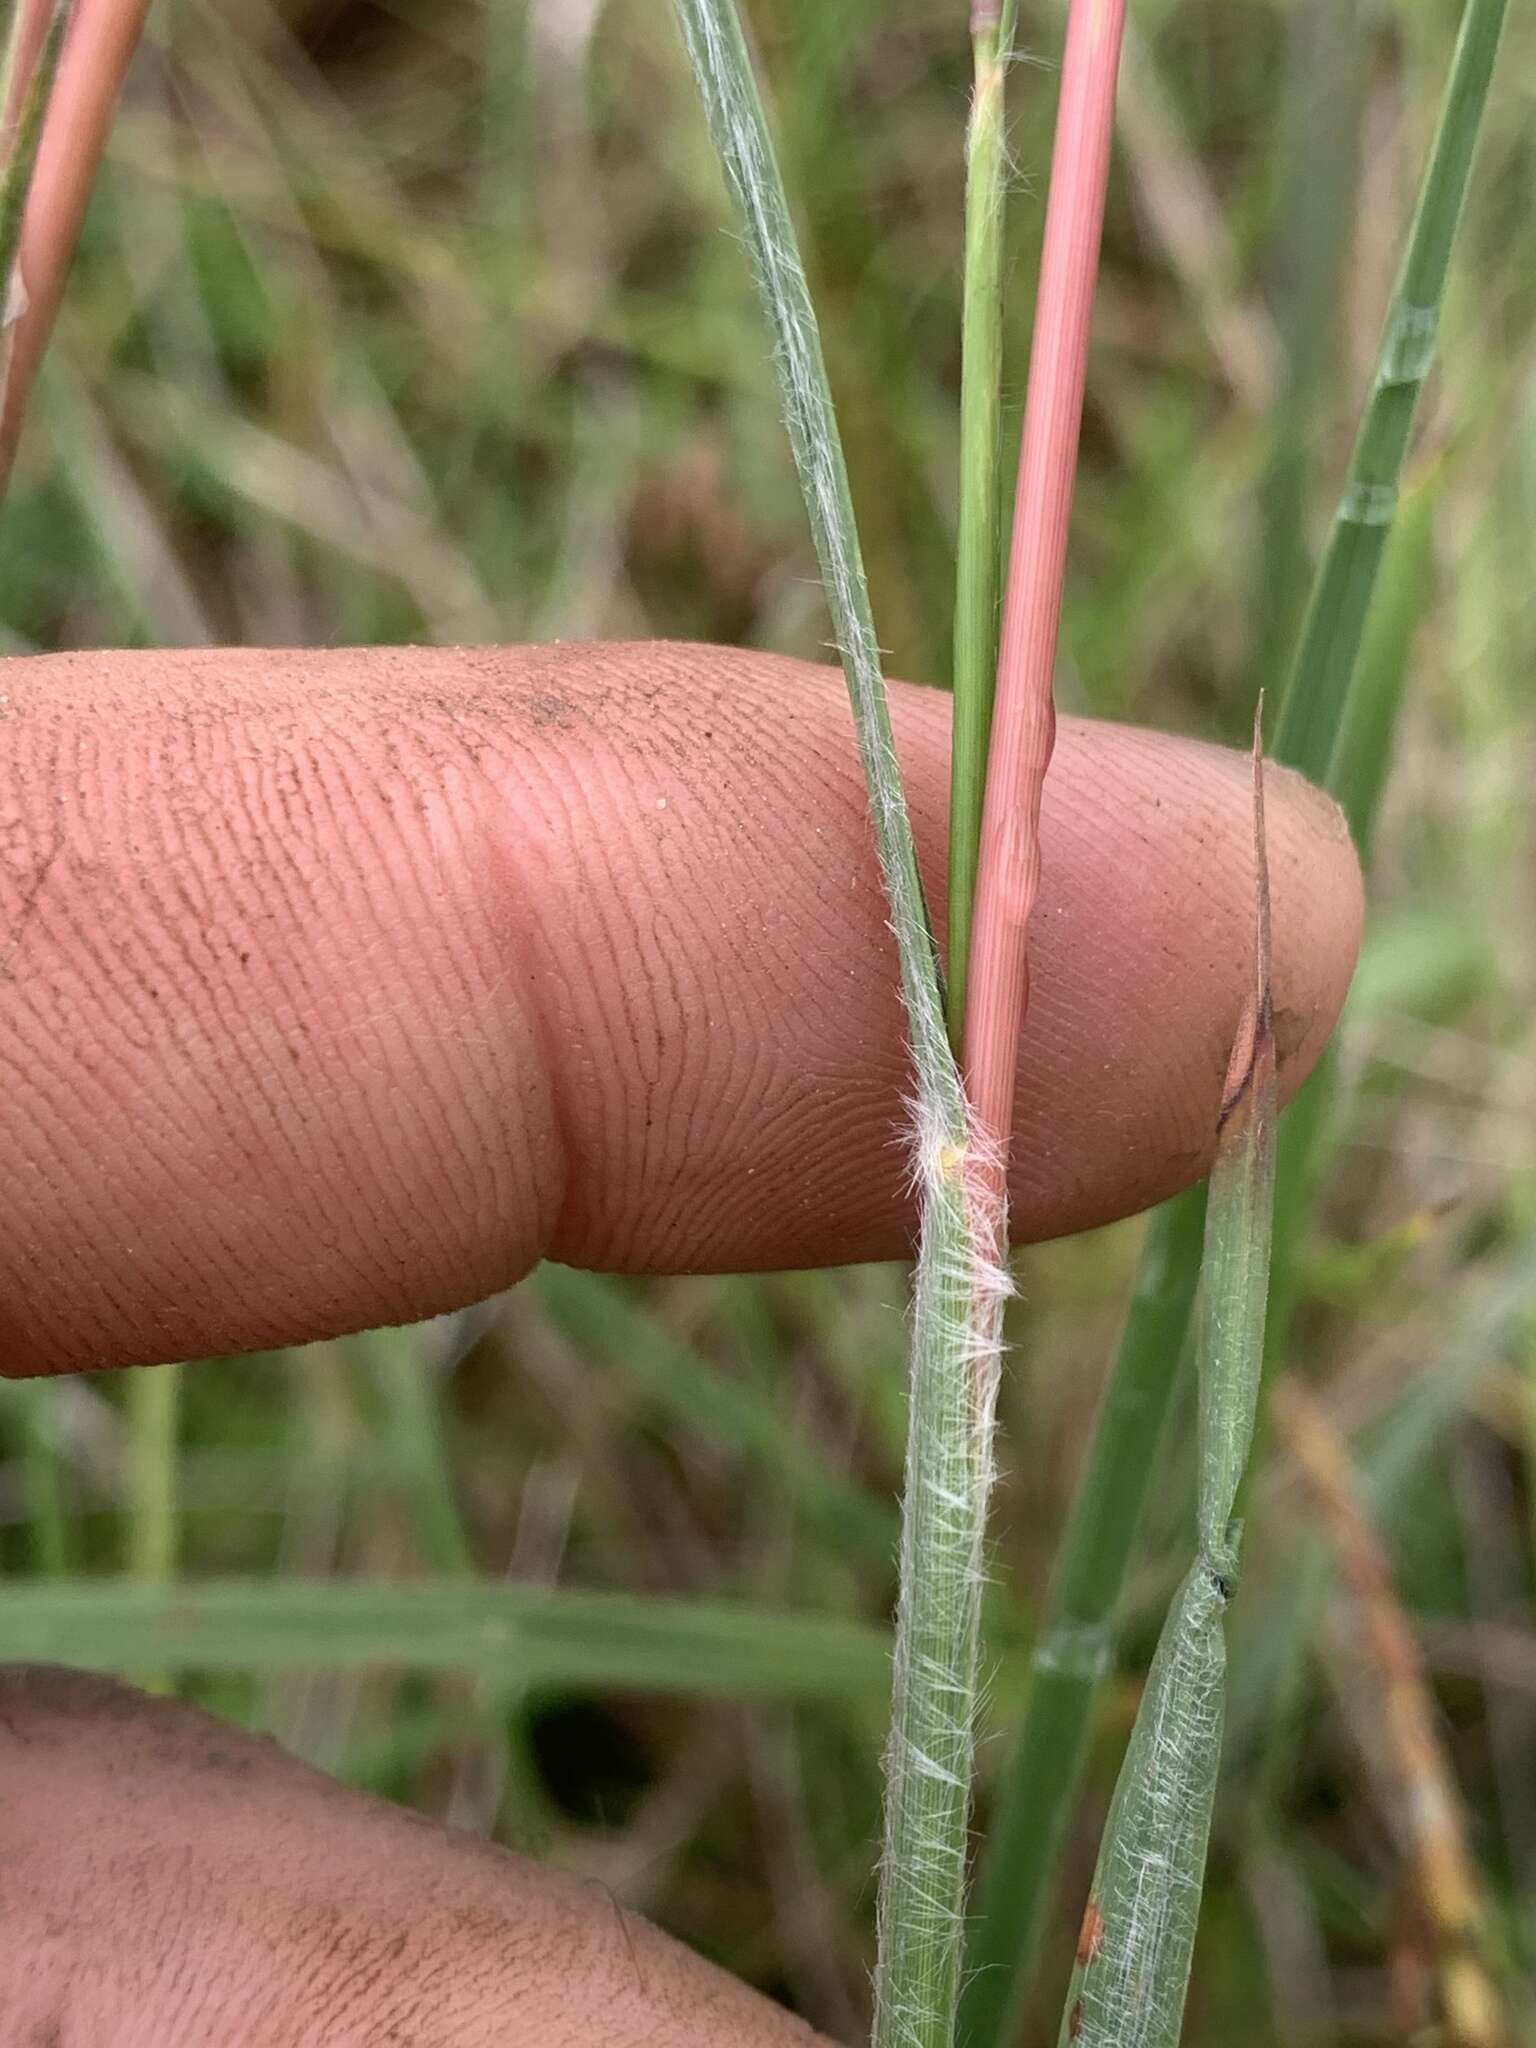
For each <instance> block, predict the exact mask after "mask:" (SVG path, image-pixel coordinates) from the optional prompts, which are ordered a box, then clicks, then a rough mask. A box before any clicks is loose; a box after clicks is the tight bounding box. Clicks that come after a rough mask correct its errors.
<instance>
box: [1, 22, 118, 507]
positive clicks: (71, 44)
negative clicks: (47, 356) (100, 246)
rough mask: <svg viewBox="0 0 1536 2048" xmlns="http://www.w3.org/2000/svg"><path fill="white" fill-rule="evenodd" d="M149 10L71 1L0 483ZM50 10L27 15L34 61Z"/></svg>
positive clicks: (6, 396)
mask: <svg viewBox="0 0 1536 2048" xmlns="http://www.w3.org/2000/svg"><path fill="white" fill-rule="evenodd" d="M148 8H149V0H76V4H75V7H74V9H73V11H72V13H71V16H70V22H69V27H68V29H67V31H66V33H65V38H64V48H63V50H62V51H61V53H60V56H59V70H58V76H57V77H56V78H55V80H54V84H53V96H52V98H51V99H50V101H49V105H48V112H47V115H46V117H45V120H44V123H43V134H42V140H41V142H40V143H39V145H38V152H37V165H36V168H35V170H34V171H33V175H32V189H31V191H30V193H29V194H28V196H27V210H26V214H25V216H24V217H23V220H22V228H21V247H20V250H19V251H18V254H17V269H18V270H19V272H20V274H21V281H22V284H23V286H24V287H25V290H26V295H27V303H26V310H25V312H24V313H22V315H21V317H20V318H19V319H18V320H17V321H16V324H15V326H14V327H13V328H12V330H11V332H10V336H9V348H8V352H7V357H6V363H5V382H4V391H3V396H0V485H3V483H4V481H5V479H6V478H8V477H9V475H10V470H11V463H12V461H13V460H14V458H15V454H16V443H17V440H18V438H19V437H20V434H21V418H22V412H23V409H24V408H25V405H26V402H27V396H28V393H29V392H30V391H31V388H32V380H33V378H34V377H35V376H36V374H37V366H38V364H39V363H40V362H41V361H42V358H43V350H44V349H45V348H46V347H47V344H48V336H49V334H50V333H51V332H52V330H53V322H54V317H55V315H56V314H57V312H58V310H59V301H60V299H61V298H62V297H63V295H64V280H65V279H66V277H67V276H68V275H69V266H70V261H71V259H72V257H73V256H74V253H75V243H76V241H77V239H78V238H79V234H80V223H81V222H82V221H83V220H84V218H85V209H86V205H87V203H88V202H89V200H90V196H91V186H92V184H93V183H94V181H95V177H96V167H97V165H98V164H99V163H100V161H101V154H102V151H103V149H104V148H105V146H106V140H107V131H108V130H109V129H110V127H111V125H112V115H113V111H114V110H115V108H116V106H117V96H118V93H119V91H120V89H121V87H122V83H123V77H124V74H125V73H126V72H127V69H128V65H129V61H130V59H131V58H132V56H133V53H134V50H135V49H136V48H137V46H138V40H139V31H140V29H141V28H142V27H143V24H144V16H145V14H146V13H147V12H148ZM50 11H51V10H49V9H47V8H45V7H40V6H36V5H34V6H33V8H32V18H31V19H30V20H29V24H28V27H29V40H30V46H31V54H32V58H33V60H34V61H35V59H36V53H37V49H38V47H39V46H40V44H41V39H42V27H43V25H44V24H45V22H46V18H47V14H48V13H49V12H50ZM19 68H20V67H18V69H19Z"/></svg>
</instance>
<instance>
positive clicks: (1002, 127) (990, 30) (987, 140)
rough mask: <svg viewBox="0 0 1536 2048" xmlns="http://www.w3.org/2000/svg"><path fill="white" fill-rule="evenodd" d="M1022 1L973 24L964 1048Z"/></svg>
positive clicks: (983, 776)
mask: <svg viewBox="0 0 1536 2048" xmlns="http://www.w3.org/2000/svg"><path fill="white" fill-rule="evenodd" d="M1017 13H1018V8H1017V4H1016V0H1005V4H1004V6H1003V7H1002V9H1001V11H999V10H998V9H997V7H996V6H995V5H993V6H991V7H978V8H977V9H976V10H975V12H974V13H973V15H972V20H971V53H972V71H973V80H974V83H973V88H972V100H971V118H970V125H969V127H968V129H967V131H966V155H965V280H964V285H963V289H962V295H961V372H960V522H959V530H958V534H957V545H956V561H955V646H954V672H953V680H954V700H955V702H954V728H953V737H952V742H951V754H950V795H949V1038H950V1043H951V1045H952V1046H953V1047H954V1048H955V1052H956V1055H957V1056H958V1054H959V1052H960V1049H961V1047H962V1045H963V1043H964V1040H965V985H966V977H967V975H968V973H969V971H970V961H971V916H972V912H973V910H974V908H975V901H976V865H977V860H978V858H979V855H980V851H981V806H982V798H983V796H984V795H985V792H986V781H987V747H988V744H989V742H990V740H991V736H992V699H993V696H994V694H995V692H996V687H997V633H998V618H999V608H1000V605H1001V601H1002V520H1003V501H1002V488H1003V486H1002V452H1003V451H1002V373H1003V253H1004V225H1005V218H1006V209H1007V197H1008V136H1007V84H1008V65H1009V61H1010V59H1011V57H1012V54H1013V35H1014V22H1015V18H1016V16H1017Z"/></svg>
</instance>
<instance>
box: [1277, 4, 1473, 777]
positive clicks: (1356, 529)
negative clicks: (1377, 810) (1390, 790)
mask: <svg viewBox="0 0 1536 2048" xmlns="http://www.w3.org/2000/svg"><path fill="white" fill-rule="evenodd" d="M1506 4H1507V0H1467V8H1466V12H1465V13H1464V14H1463V15H1462V18H1461V29H1460V33H1459V34H1458V36H1457V38H1456V51H1455V55H1454V56H1453V58H1452V60H1451V72H1450V77H1449V80H1448V81H1447V85H1446V91H1445V98H1444V101H1443V104H1442V106H1441V110H1440V119H1439V123H1438V125H1437V127H1436V130H1435V139H1434V145H1433V147H1432V149H1431V151H1430V158H1429V168H1428V170H1427V172H1426V173H1425V178H1424V184H1423V187H1422V190H1421V192H1420V196H1419V204H1418V210H1417V212H1416V213H1415V215H1414V220H1413V226H1412V229H1411V230H1410V232H1409V236H1408V247H1407V250H1406V253H1405V254H1404V257H1403V264H1402V268H1401V270H1400V271H1399V273H1398V279H1397V286H1396V290H1395V291H1394V294H1393V299H1392V305H1391V308H1390V310H1389V312H1388V315H1387V324H1386V331H1385V333H1384V335H1383V337H1382V343H1381V349H1380V352H1379V354H1378V356H1377V359H1376V374H1375V378H1374V381H1373V383H1372V387H1371V395H1370V398H1369V400H1368V401H1367V404H1366V409H1365V416H1364V418H1363V419H1362V421H1361V424H1360V431H1359V434H1358V436H1357V438H1356V441H1355V447H1354V453H1353V455H1352V457H1351V459H1350V465H1349V476H1348V479H1347V481H1346V483H1345V486H1344V495H1343V497H1342V499H1341V500H1340V503H1339V508H1338V511H1337V513H1336V514H1335V517H1334V522H1333V530H1332V532H1331V533H1330V534H1329V537H1328V545H1327V548H1326V550H1325V552H1324V555H1323V560H1322V564H1321V566H1320V568H1319V570H1318V575H1317V581H1316V583H1315V585H1314V587H1313V592H1312V598H1311V602H1310V603H1309V605H1308V607H1307V614H1306V620H1305V623H1304V625H1303V627H1302V632H1301V645H1300V648H1299V649H1298V651H1297V656H1296V665H1295V667H1294V669H1293V670H1292V673H1291V681H1290V687H1289V688H1288V689H1287V691H1286V693H1285V697H1284V700H1283V702H1282V704H1281V707H1280V715H1279V719H1278V722H1277V723H1276V726H1275V735H1274V744H1273V752H1274V757H1275V759H1276V760H1277V761H1283V762H1285V763H1286V765H1287V766H1289V767H1292V768H1299V769H1300V770H1301V771H1302V773H1303V774H1304V775H1310V776H1311V777H1312V779H1313V780H1314V781H1315V782H1321V781H1322V780H1323V778H1324V777H1325V776H1326V774H1327V772H1328V764H1329V759H1330V757H1331V755H1332V752H1333V745H1334V737H1335V734H1336V733H1337V731H1338V728H1339V721H1340V719H1341V717H1342V715H1343V707H1344V703H1345V699H1346V697H1347V695H1348V692H1349V686H1350V678H1351V676H1352V674H1353V672H1354V666H1355V659H1356V656H1357V655H1358V653H1359V651H1360V639H1361V635H1362V633H1363V632H1364V630H1365V618H1366V612H1367V610H1368V609H1369V606H1370V602H1371V593H1372V591H1373V590H1374V588H1375V585H1376V573H1377V570H1378V569H1379V568H1380V566H1381V557H1382V552H1383V550H1384V548H1385V546H1386V540H1387V534H1388V531H1389V530H1390V528H1391V524H1392V519H1393V515H1394V513H1395V512H1396V509H1397V490H1398V478H1399V475H1400V473H1401V470H1402V466H1403V459H1404V457H1405V456H1406V454H1407V452H1408V438H1409V435H1410V433H1411V432H1412V429H1413V419H1414V414H1415V412H1416V410H1417V408H1418V402H1419V393H1420V391H1421V390H1422V389H1423V386H1424V379H1425V377H1426V376H1427V375H1428V374H1429V366H1430V363H1431V361H1432V360H1433V357H1434V347H1435V333H1436V329H1437V328H1438V326H1439V321H1440V303H1441V300H1442V298H1443V297H1444V294H1445V278H1446V272H1447V270H1448V268H1449V266H1450V260H1451V248H1452V244H1453V242H1454V240H1455V236H1456V225H1457V222H1458V221H1459V220H1460V218H1461V208H1462V202H1463V200H1464V199H1465V197H1466V191H1467V179H1468V176H1469V174H1470V172H1471V168H1472V156H1473V152H1474V150H1475V148H1476V145H1477V135H1478V130H1479V128H1480V126H1481V124H1482V117H1483V108H1484V106H1485V105H1486V104H1487V99H1488V87H1489V83H1490V81H1491V79H1492V76H1493V62H1494V57H1495V55H1496V54H1497V51H1498V46H1499V36H1500V32H1501V31H1502V29H1503V26H1504V14H1505V8H1506Z"/></svg>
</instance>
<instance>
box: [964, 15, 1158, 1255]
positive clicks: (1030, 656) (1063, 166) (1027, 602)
mask: <svg viewBox="0 0 1536 2048" xmlns="http://www.w3.org/2000/svg"><path fill="white" fill-rule="evenodd" d="M1124 26H1125V0H1071V6H1070V12H1069V14H1068V19H1067V44H1066V53H1065V56H1064V58H1063V61H1062V72H1061V103H1060V108H1059V111H1058V114H1057V119H1056V143H1055V150H1054V153H1053V156H1052V162H1051V185H1050V198H1049V200H1048V202H1047V205H1046V215H1045V245H1044V249H1043V251H1042V254H1041V261H1040V291H1039V297H1038V300H1037V305H1036V312H1035V332H1034V341H1033V344H1032V347H1031V350H1030V363H1029V389H1028V396H1027V398H1026V401H1025V408H1024V436H1023V444H1022V447H1021V448H1020V452H1019V482H1018V493H1017V497H1016V499H1015V503H1014V520H1013V541H1012V552H1011V558H1010V561H1009V565H1008V592H1007V597H1006V599H1005V602H1004V606H1003V624H1002V637H1001V646H1000V651H999V657H998V676H997V700H996V708H995V711H994V713H993V724H992V746H991V753H990V756H989V759H988V765H987V789H986V803H985V808H984V810H983V813H982V825H981V849H980V866H979V872H978V880H977V890H976V919H975V928H974V935H973V939H972V948H971V968H970V983H969V987H968V990H967V1003H966V1015H967V1020H968V1021H967V1028H966V1041H965V1049H964V1050H965V1078H966V1088H967V1092H968V1093H969V1096H970V1100H971V1104H972V1108H973V1110H974V1112H975V1115H976V1118H977V1121H978V1123H979V1125H980V1130H981V1135H982V1137H983V1138H984V1139H985V1140H986V1141H987V1144H986V1149H987V1150H988V1151H989V1153H990V1154H991V1155H993V1156H995V1158H996V1159H997V1161H998V1162H999V1164H998V1167H997V1176H996V1183H995V1187H994V1193H995V1195H996V1197H997V1198H998V1203H999V1227H1000V1226H1001V1206H1000V1204H1001V1195H1002V1188H1003V1185H1004V1176H1005V1175H1006V1170H1007V1149H1008V1142H1009V1139H1010V1136H1011V1134H1012V1129H1013V1100H1014V1080H1015V1075H1016V1073H1017V1069H1018V1056H1019V1038H1020V1033H1021V1031H1022V1029H1023V1023H1024V1010H1025V1005H1026V1003H1027V1001H1028V995H1029V975H1028V953H1027V942H1028V936H1029V918H1030V912H1031V911H1032V910H1033V908H1034V903H1035V896H1036V893H1037V891H1038V889H1039V883H1040V795H1041V787H1042V784H1043V783H1044V780H1045V771H1046V767H1047V765H1048V763H1049V761H1050V757H1051V748H1052V746H1053V744H1054V742H1055V737H1056V712H1055V707H1054V704H1053V702H1052V695H1051V684H1052V677H1053V673H1054V670H1055V665H1056V641H1057V635H1058V632H1059V630H1060V625H1061V596H1062V583H1063V580H1064V577H1065V574H1066V563H1067V527H1068V522H1069V519H1070V516H1071V510H1072V489H1073V483H1074V480H1075V474H1076V469H1077V442H1078V430H1079V428H1080V426H1081V423H1082V415H1083V383H1084V378H1085V376H1086V372H1087V361H1088V337H1089V328H1090V324H1091V320H1092V314H1093V293H1094V284H1095V282H1096V279H1097V276H1098V265H1099V241H1100V237H1101V234H1102V231H1103V225H1104V193H1105V188H1106V186H1107V184H1108V181H1109V153H1110V141H1111V137H1112V134H1113V129H1114V111H1115V80H1116V75H1117V73H1118V70H1119V63H1120V43H1121V37H1122V34H1123V31H1124Z"/></svg>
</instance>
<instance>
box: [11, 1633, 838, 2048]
mask: <svg viewBox="0 0 1536 2048" xmlns="http://www.w3.org/2000/svg"><path fill="white" fill-rule="evenodd" d="M0 1851H3V1856H4V1863H5V1871H6V1918H7V1930H8V1933H7V1940H6V1941H5V1943H4V1945H3V1947H0V2037H3V2038H4V2040H6V2041H7V2042H18V2043H19V2042H22V2041H38V2042H42V2041H89V2042H91V2043H93V2044H94V2048H132V2044H136V2043H143V2042H146V2041H152V2042H153V2043H154V2044H155V2048H203V2044H205V2043H207V2042H210V2041H238V2042H240V2043H241V2044H242V2048H375V2044H376V2043H378V2042H381V2041H411V2042H415V2043H417V2044H419V2048H503V2044H505V2043H506V2042H509V2041H528V2042H534V2041H536V2042H538V2043H539V2044H540V2048H656V2044H657V2043H659V2042H663V2041H664V2042H665V2043H666V2044H667V2048H717V2044H718V2043H720V2042H722V2041H730V2042H732V2043H733V2044H736V2048H816V2044H817V2042H818V2041H819V2040H820V2039H821V2037H820V2036H818V2035H816V2034H814V2033H813V2032H812V2031H811V2029H810V2028H809V2027H808V2026H806V2025H805V2024H804V2022H803V2021H800V2020H798V2019H796V2018H794V2017H793V2016H792V2015H791V2014H789V2013H788V2012H786V2011H784V2010H783V2009H782V2008H781V2007H779V2006H777V2005H774V2004H772V2003H771V2002H770V2001H769V2000H768V1999H766V1998H763V1997H760V1996H759V1995H758V1994H757V1993H756V1992H754V1991H751V1990H749V1989H748V1988H747V1987H746V1986H745V1985H743V1984H740V1983H738V1982H737V1981H736V1979H735V1978H733V1977H730V1976H728V1975H727V1974H726V1972H725V1971H723V1970H720V1969H717V1968H716V1967H715V1966H714V1965H713V1964H710V1963H706V1962H704V1961H702V1960H701V1959H700V1958H699V1957H697V1956H695V1955H693V1954H692V1953H690V1951H689V1950H687V1949H685V1948H683V1947H682V1946H681V1945H680V1944H679V1943H677V1942H675V1941H672V1940H670V1939H669V1938H668V1937H667V1936H666V1935H664V1934H662V1933H661V1932H660V1931H659V1930H658V1929H656V1928H655V1927H652V1926H651V1925H649V1923H648V1922H646V1921H644V1920H641V1919H639V1918H638V1917H637V1916H636V1915H634V1914H632V1913H628V1912H626V1911H624V1910H623V1909H622V1907H620V1906H619V1905H618V1903H617V1902H616V1901H615V1900H614V1899H613V1898H612V1897H611V1896H610V1895H609V1894H608V1893H607V1892H606V1891H602V1890H599V1889H597V1888H596V1887H592V1886H586V1885H582V1884H579V1883H577V1882H576V1881H575V1880H574V1879H571V1878H568V1877H562V1876H560V1875H558V1874H556V1873H555V1872H553V1871H549V1870H546V1869H543V1868H541V1867H540V1866H539V1865H537V1864H534V1863H531V1862H529V1861H528V1860H527V1859H525V1858H523V1857H519V1856H513V1855H511V1854H509V1853H508V1852H507V1851H506V1850H503V1849H499V1848H496V1847H494V1846H492V1845H491V1844H489V1843H486V1842H482V1841H479V1840H477V1839H476V1838H474V1837H472V1836H469V1835H465V1834H461V1833H459V1832H457V1831H455V1830H452V1829H449V1828H444V1827H439V1826H436V1825H435V1824H433V1823H431V1822H429V1821H426V1820H424V1819H423V1818H422V1817H421V1816H419V1815H416V1814H412V1813H407V1812H404V1811H402V1810H401V1809H400V1808H398V1807H393V1806H389V1805H387V1804H386V1803H385V1802H384V1801H382V1800H378V1799H372V1798H368V1797H365V1796H364V1795H363V1794H361V1793H357V1792H352V1791H348V1790H345V1789H344V1788H343V1787H342V1786H340V1785H337V1784H335V1783H333V1782H332V1781H331V1780H330V1779H329V1778H325V1777H322V1776H321V1775H320V1773H319V1772H317V1771H313V1770H310V1769H309V1768H308V1767H307V1766H306V1765H304V1764H300V1763H298V1762H296V1761H295V1760H294V1759H293V1758H292V1757H289V1756H286V1755H285V1754H284V1753H283V1752H282V1751H281V1750H280V1749H278V1748H277V1747H276V1745H275V1744H273V1743H271V1742H268V1741H265V1740H262V1739H259V1738H257V1737H255V1736H251V1735H246V1734H243V1733H241V1732H239V1731H237V1730H235V1729H233V1728H228V1727H225V1726H224V1725H223V1724H222V1723H220V1722H218V1721H215V1720H213V1719H212V1718H211V1717H210V1716H209V1715H206V1714H203V1713H200V1712H198V1711H197V1710H196V1709H194V1708H191V1707H186V1706H182V1705H180V1704H178V1703H177V1702H175V1701H172V1700H166V1699H150V1698H147V1697H146V1696H145V1695H143V1694H142V1693H137V1692H134V1691H132V1690H131V1689H130V1688H129V1687H127V1686H124V1685H119V1684H117V1683H116V1682H114V1681H112V1680H110V1679H105V1678H98V1677H96V1676H94V1675H92V1674H90V1673H87V1672H81V1671H66V1670H63V1669H60V1668H57V1667H52V1666H39V1665H31V1666H27V1665H9V1666H0ZM822 2048H826V2044H825V2043H824V2042H823V2043H822Z"/></svg>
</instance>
